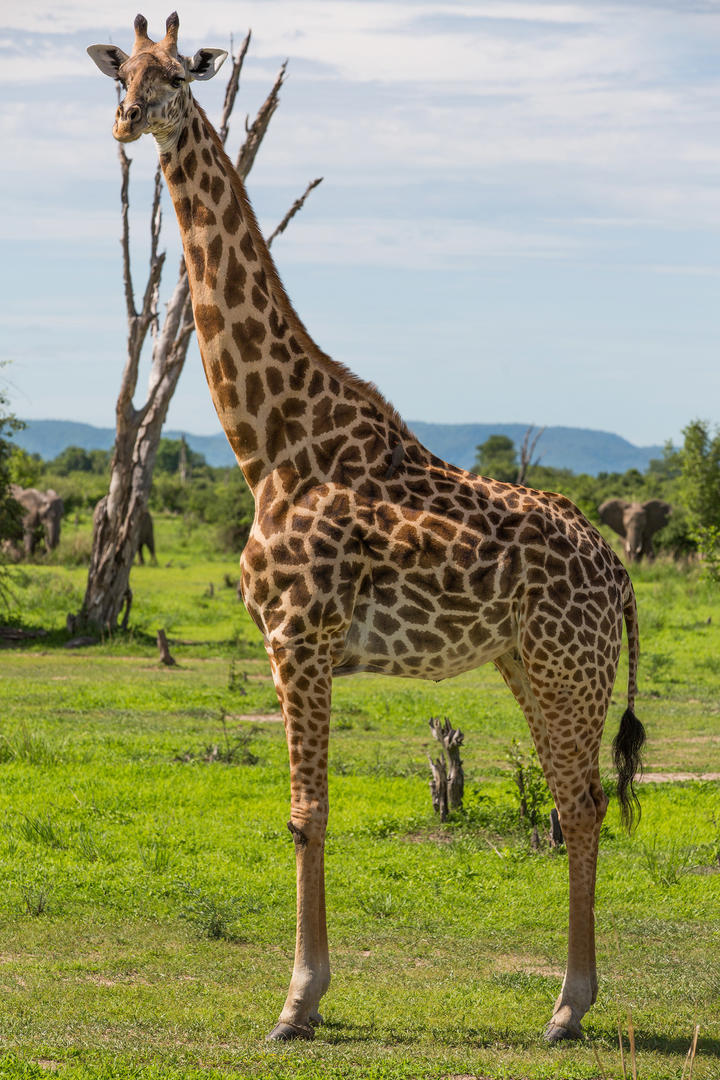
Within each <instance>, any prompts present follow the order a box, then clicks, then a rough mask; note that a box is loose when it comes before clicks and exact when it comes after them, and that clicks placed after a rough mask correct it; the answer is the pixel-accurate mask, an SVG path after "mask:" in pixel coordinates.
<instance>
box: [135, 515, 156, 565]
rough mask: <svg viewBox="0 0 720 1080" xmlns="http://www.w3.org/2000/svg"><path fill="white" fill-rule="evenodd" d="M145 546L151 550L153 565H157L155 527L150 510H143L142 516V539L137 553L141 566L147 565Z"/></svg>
mask: <svg viewBox="0 0 720 1080" xmlns="http://www.w3.org/2000/svg"><path fill="white" fill-rule="evenodd" d="M143 547H146V548H147V549H148V551H149V552H150V561H151V562H152V564H153V566H157V559H156V558H155V529H154V528H153V519H152V514H151V513H150V511H149V510H143V513H142V517H141V518H140V540H139V543H138V552H137V553H138V562H139V563H140V565H141V566H144V565H145V559H144V558H143Z"/></svg>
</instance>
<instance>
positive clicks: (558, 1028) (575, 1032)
mask: <svg viewBox="0 0 720 1080" xmlns="http://www.w3.org/2000/svg"><path fill="white" fill-rule="evenodd" d="M543 1035H544V1036H545V1042H547V1043H550V1045H552V1044H553V1043H557V1042H563V1041H564V1040H566V1039H582V1037H583V1033H582V1028H581V1027H580V1025H579V1024H578V1026H577V1027H565V1026H564V1025H563V1024H556V1023H555V1021H554V1020H551V1021H550V1022H549V1023H548V1024H547V1026H546V1027H545V1031H544V1032H543Z"/></svg>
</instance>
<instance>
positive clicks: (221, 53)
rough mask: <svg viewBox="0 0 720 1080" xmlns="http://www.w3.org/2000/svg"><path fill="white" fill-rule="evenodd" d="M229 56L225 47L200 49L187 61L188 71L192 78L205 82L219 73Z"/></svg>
mask: <svg viewBox="0 0 720 1080" xmlns="http://www.w3.org/2000/svg"><path fill="white" fill-rule="evenodd" d="M226 58H227V52H226V51H225V50H224V49H198V51H197V52H196V53H195V55H194V56H193V58H192V60H188V61H186V63H187V72H188V75H189V76H190V78H191V79H201V80H202V81H203V82H205V81H207V80H208V79H212V77H213V75H217V73H218V71H219V70H220V68H221V67H222V66H223V63H224V62H225V60H226Z"/></svg>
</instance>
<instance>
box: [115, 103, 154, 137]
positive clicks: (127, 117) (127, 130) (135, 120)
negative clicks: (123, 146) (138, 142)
mask: <svg viewBox="0 0 720 1080" xmlns="http://www.w3.org/2000/svg"><path fill="white" fill-rule="evenodd" d="M145 131H147V122H146V118H145V109H144V108H143V106H142V105H138V104H136V103H135V102H131V103H130V104H129V105H128V104H127V102H125V101H123V102H121V103H120V105H118V109H117V112H116V113H115V123H114V124H113V135H114V137H115V138H116V139H117V140H118V142H134V141H135V139H139V138H140V136H141V135H142V134H143V133H144V132H145Z"/></svg>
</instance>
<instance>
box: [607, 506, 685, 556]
mask: <svg viewBox="0 0 720 1080" xmlns="http://www.w3.org/2000/svg"><path fill="white" fill-rule="evenodd" d="M598 514H599V515H600V520H601V521H602V522H603V524H604V525H609V526H610V528H611V529H613V530H614V531H615V532H616V533H617V534H618V535H619V536H622V537H623V539H624V540H625V554H626V556H627V558H628V561H629V562H638V561H639V560H640V559H642V557H643V555H644V556H645V558H647V559H654V558H655V552H654V550H653V544H652V540H653V536H654V535H655V533H656V532H658V531H659V530H660V529H662V528H663V527H664V526H665V525H667V523H668V521H669V520H670V515H671V514H672V506H671V505H670V503H666V502H663V501H662V499H648V501H647V502H644V503H639V502H625V500H624V499H606V501H605V502H604V503H602V505H601V506H599V507H598Z"/></svg>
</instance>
